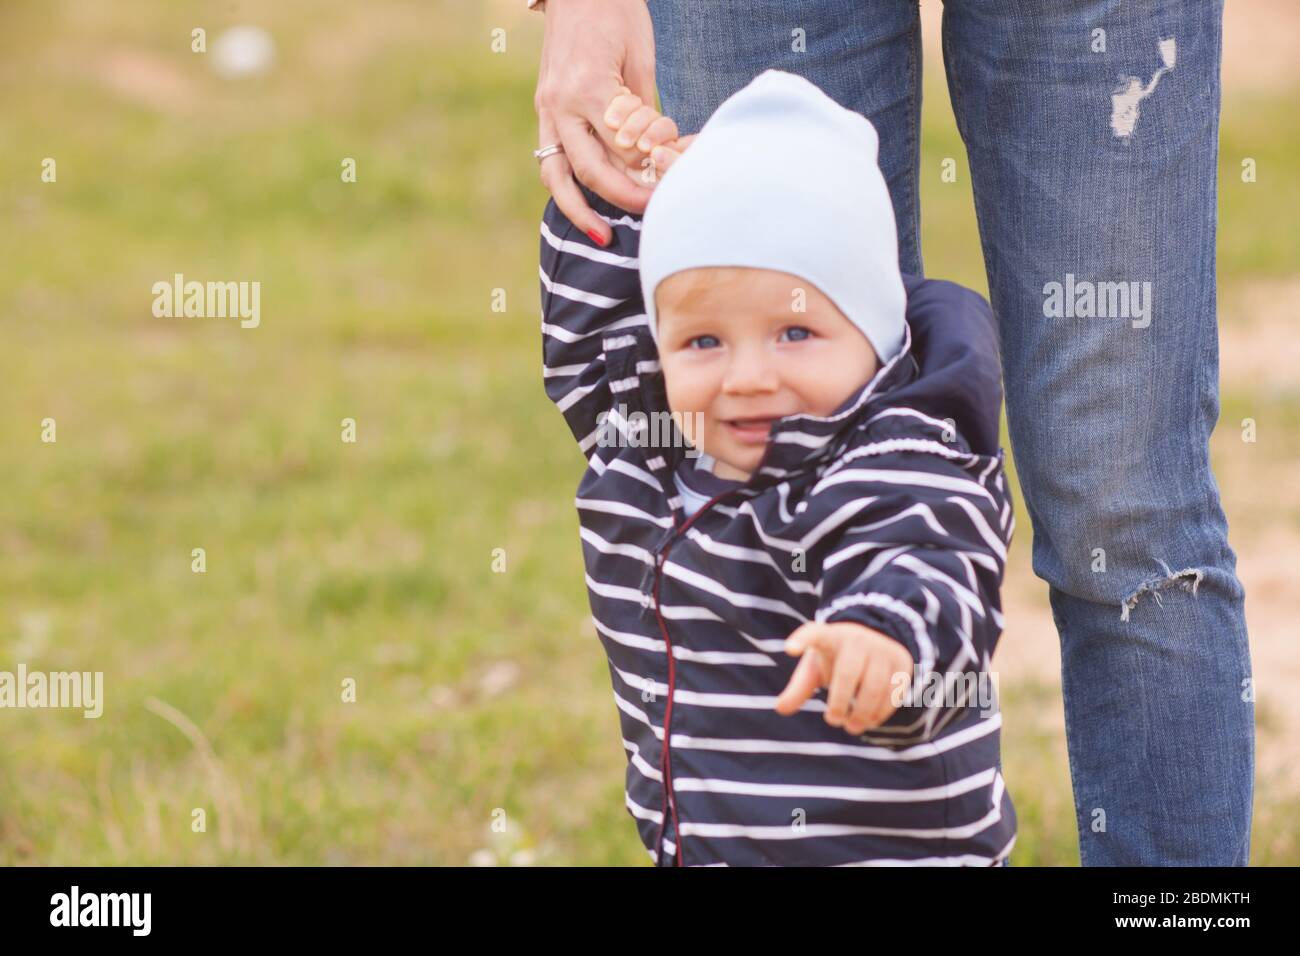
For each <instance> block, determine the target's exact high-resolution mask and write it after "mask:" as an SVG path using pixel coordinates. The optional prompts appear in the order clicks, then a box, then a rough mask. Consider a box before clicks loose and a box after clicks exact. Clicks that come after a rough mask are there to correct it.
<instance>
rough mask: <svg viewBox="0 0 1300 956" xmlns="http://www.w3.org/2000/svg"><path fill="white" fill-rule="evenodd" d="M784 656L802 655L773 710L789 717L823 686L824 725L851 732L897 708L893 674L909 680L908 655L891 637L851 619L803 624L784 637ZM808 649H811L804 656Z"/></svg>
mask: <svg viewBox="0 0 1300 956" xmlns="http://www.w3.org/2000/svg"><path fill="white" fill-rule="evenodd" d="M785 650H786V653H787V654H791V655H794V656H795V657H798V656H799V655H801V654H803V655H804V656H803V659H802V660H800V661H799V665H798V666H797V667H796V668H795V671H794V674H793V675H792V676H791V677H790V683H788V684H786V686H785V690H783V691H781V696H780V697H778V698H777V699H776V711H777V713H779V714H783V715H786V716H789V715H790V714H793V713H795V712H796V711H797V710H798V709H799V707H800V706H801V705H802V704H803V702H804V701H806V700H807V699H808V698H810V697H811V696H812V695H813V694H814V693H816V691H817V688H819V687H829V688H830V693H829V694H828V695H827V701H826V714H825V718H826V723H828V724H830V725H831V726H832V727H843V728H844V730H845V731H847V732H848V733H850V734H854V735H855V736H856V735H858V734H861V733H862V732H863V731H865V730H868V729H870V728H872V727H879V726H880V725H881V724H883V723H884V722H885V721H887V720H888V719H889V717H890V715H892V714H893V713H894V711H895V710H896V709H897V708H896V707H895V706H894V704H893V702H892V700H891V699H890V697H891V689H892V687H893V684H894V680H895V675H897V674H905V675H906V676H907V679H908V682H909V683H910V681H911V677H912V666H913V665H912V655H911V652H910V651H908V649H907V648H906V647H904V646H903V645H902V644H900V643H899V642H898V641H896V640H894V639H893V638H892V637H886V636H885V635H883V634H881V633H879V632H877V631H873V630H871V629H870V628H868V627H864V626H862V625H861V624H854V623H853V622H851V621H839V622H836V623H833V624H821V623H818V622H815V621H810V622H809V623H807V624H805V625H803V626H802V627H800V628H798V629H797V630H795V632H794V633H793V634H791V635H790V636H789V637H787V638H786V641H785ZM807 650H811V651H812V652H813V653H811V654H804V652H805V651H807Z"/></svg>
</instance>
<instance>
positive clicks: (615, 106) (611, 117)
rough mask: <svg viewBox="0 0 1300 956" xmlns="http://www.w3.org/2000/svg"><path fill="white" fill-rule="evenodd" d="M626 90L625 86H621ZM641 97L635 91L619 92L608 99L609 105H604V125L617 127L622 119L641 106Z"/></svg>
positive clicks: (612, 127) (611, 127)
mask: <svg viewBox="0 0 1300 956" xmlns="http://www.w3.org/2000/svg"><path fill="white" fill-rule="evenodd" d="M622 89H624V90H626V89H627V87H622ZM642 105H643V104H642V102H641V97H639V96H637V95H636V94H635V93H620V94H618V96H616V97H614V98H613V99H612V100H610V101H609V106H607V107H605V125H606V126H608V127H609V128H610V129H618V128H619V127H620V126H622V125H623V121H624V120H625V119H627V118H628V117H629V116H631V115H632V114H633V113H635V112H636V111H637V110H639V109H640V108H641V107H642Z"/></svg>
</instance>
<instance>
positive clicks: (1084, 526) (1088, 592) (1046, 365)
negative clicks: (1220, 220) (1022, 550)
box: [650, 0, 1254, 866]
mask: <svg viewBox="0 0 1300 956" xmlns="http://www.w3.org/2000/svg"><path fill="white" fill-rule="evenodd" d="M650 13H651V16H652V18H653V20H654V31H655V46H656V55H657V58H658V66H657V70H658V77H657V79H658V85H659V92H660V97H661V99H662V101H663V108H664V112H665V113H666V114H667V115H669V116H671V117H673V118H674V119H675V120H676V121H677V124H678V127H679V129H680V130H681V132H682V133H691V132H697V131H698V130H699V129H700V127H701V126H702V125H703V124H704V121H705V120H706V119H707V118H708V116H709V114H710V113H711V112H712V111H713V110H714V108H715V107H716V106H717V105H718V104H719V103H720V102H721V101H722V100H723V99H725V98H726V97H727V96H729V95H731V94H732V93H734V92H735V91H736V90H738V89H740V88H741V87H742V86H744V85H745V84H746V83H748V82H749V81H750V80H751V79H752V78H753V77H754V76H755V75H756V74H758V73H759V72H761V71H762V70H764V69H766V68H769V67H774V68H778V69H784V70H789V71H790V72H793V73H799V74H802V75H804V76H806V77H808V78H809V79H810V80H812V81H813V82H815V83H817V84H818V85H819V86H820V87H822V89H824V90H825V91H826V92H827V93H828V94H829V95H831V96H832V97H833V98H835V99H836V100H837V101H838V102H840V103H841V104H842V105H844V106H846V107H848V108H850V109H854V110H856V111H858V112H860V113H862V114H863V115H865V116H866V117H867V118H869V119H870V120H871V121H872V122H873V123H874V124H875V125H876V128H877V129H878V130H879V133H880V142H881V153H880V162H881V167H882V169H883V171H884V173H885V178H886V180H887V182H888V183H889V188H890V192H891V195H892V198H893V203H894V210H895V213H896V217H897V222H898V230H899V255H900V266H901V267H902V269H904V270H905V271H910V272H916V273H921V272H922V271H923V270H922V264H921V250H920V247H919V240H918V231H919V226H920V206H919V203H918V195H917V183H918V177H919V175H920V172H921V171H920V169H919V161H920V152H919V126H920V124H919V120H920V108H921V83H920V77H921V35H920V26H919V21H918V10H917V3H916V0H802V2H800V0H707V2H701V0H651V2H650ZM1221 24H1222V3H1221V0H1198V2H1188V0H1168V2H1162V0H1124V2H1122V3H1120V2H1116V0H1053V2H1041V3H1018V2H1013V0H948V2H947V3H946V4H945V6H944V12H943V49H944V65H945V67H946V70H947V77H948V88H949V91H950V93H951V98H952V101H953V108H954V110H955V113H956V117H957V123H958V128H959V130H960V132H961V135H962V138H963V140H964V141H965V144H966V150H967V157H968V160H969V166H970V176H971V180H972V184H973V186H974V193H975V209H976V213H977V216H978V220H979V228H980V238H981V242H982V245H983V253H984V262H985V267H986V269H987V273H988V283H989V290H990V299H991V301H992V304H993V308H994V311H995V312H996V313H997V316H998V321H999V323H1000V329H1001V339H1002V357H1003V366H1004V373H1005V376H1006V399H1007V418H1008V422H1009V425H1010V434H1011V446H1012V450H1013V453H1014V456H1015V462H1016V466H1017V468H1018V472H1019V477H1020V482H1021V487H1022V489H1023V493H1024V496H1025V503H1026V506H1027V510H1028V513H1029V517H1030V520H1031V522H1032V525H1033V530H1034V545H1033V567H1034V571H1035V573H1036V574H1037V575H1038V576H1039V577H1041V578H1043V579H1044V580H1045V581H1046V582H1047V583H1048V586H1049V589H1050V599H1051V605H1052V612H1053V617H1054V619H1055V622H1056V627H1057V630H1058V631H1059V634H1060V640H1061V675H1062V689H1063V693H1064V698H1065V717H1066V735H1067V739H1068V747H1069V759H1070V772H1071V778H1072V781H1073V786H1074V799H1075V812H1076V823H1077V825H1078V830H1079V851H1080V857H1081V859H1082V862H1083V863H1084V865H1092V866H1104V865H1185V864H1186V865H1192V864H1195V865H1206V866H1219V865H1233V864H1237V865H1244V864H1245V863H1246V862H1247V858H1248V855H1249V849H1250V819H1251V799H1252V789H1253V778H1254V704H1253V703H1252V701H1253V694H1250V693H1248V685H1249V678H1250V673H1251V671H1250V656H1249V649H1248V646H1247V640H1246V624H1245V617H1244V612H1243V601H1244V592H1243V589H1242V586H1241V584H1240V582H1239V581H1238V580H1237V577H1236V571H1235V569H1236V556H1235V555H1234V554H1233V552H1232V550H1231V548H1230V547H1229V546H1228V540H1227V523H1226V521H1225V519H1224V515H1223V511H1222V508H1221V506H1220V503H1219V493H1218V488H1217V486H1216V484H1215V481H1214V476H1213V474H1212V473H1211V470H1210V463H1209V454H1208V442H1209V436H1210V431H1211V430H1212V428H1213V427H1214V423H1215V421H1216V420H1217V418H1218V415H1219V398H1218V337H1217V326H1216V300H1215V295H1216V290H1215V227H1216V188H1217V183H1216V174H1217V163H1218V121H1219V56H1220V34H1221ZM797 31H802V34H800V33H799V32H797ZM1098 31H1104V33H1101V32H1098ZM801 41H802V46H803V49H802V50H800V49H799V47H800V45H801ZM939 172H940V171H939V170H937V169H927V170H926V171H925V175H927V176H937V175H939ZM670 175H671V174H670ZM1118 283H1124V285H1123V286H1119V285H1118ZM1103 316H1105V317H1103Z"/></svg>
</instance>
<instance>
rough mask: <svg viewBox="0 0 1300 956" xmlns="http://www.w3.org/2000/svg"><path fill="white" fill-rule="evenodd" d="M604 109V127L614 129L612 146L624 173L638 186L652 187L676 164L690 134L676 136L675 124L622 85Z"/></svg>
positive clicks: (689, 141)
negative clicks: (643, 184) (646, 184)
mask: <svg viewBox="0 0 1300 956" xmlns="http://www.w3.org/2000/svg"><path fill="white" fill-rule="evenodd" d="M620 90H621V92H619V94H618V95H617V96H615V97H614V98H613V99H612V100H611V101H610V103H609V107H608V108H607V109H606V110H605V125H606V126H608V127H609V128H610V129H612V130H616V133H615V135H614V146H615V149H616V150H617V152H618V155H619V157H620V158H621V159H622V160H623V164H624V166H625V167H626V172H627V174H628V175H629V176H631V177H632V178H633V179H636V180H638V181H640V182H642V183H649V184H653V183H654V182H655V180H656V179H657V178H658V177H659V176H662V175H663V173H664V172H665V171H667V169H668V167H669V166H671V165H672V164H673V163H674V162H676V161H677V159H678V157H680V156H681V154H682V153H683V152H684V151H685V150H686V147H687V146H689V145H690V144H691V141H692V140H694V139H695V136H694V135H691V136H682V137H679V136H678V135H677V124H676V123H674V122H673V121H672V120H671V119H670V118H669V117H667V116H664V115H663V114H662V113H660V112H659V111H658V110H656V109H655V108H654V107H653V106H650V105H648V104H646V103H644V102H642V100H641V97H639V96H637V95H636V94H635V93H633V92H632V91H631V90H629V89H628V88H627V87H626V86H624V87H620Z"/></svg>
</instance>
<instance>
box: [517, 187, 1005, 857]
mask: <svg viewBox="0 0 1300 956" xmlns="http://www.w3.org/2000/svg"><path fill="white" fill-rule="evenodd" d="M582 188H583V193H584V195H585V196H586V199H587V201H588V202H589V203H590V204H591V205H592V208H593V209H595V210H596V211H597V212H598V213H600V214H601V215H602V216H604V217H605V218H606V220H607V221H608V222H609V223H610V225H611V226H612V227H613V234H614V235H613V240H612V241H611V243H610V245H609V246H607V247H605V248H603V249H602V248H600V247H598V246H596V245H595V244H594V243H592V242H591V241H590V239H588V238H587V237H586V236H585V235H584V234H583V233H582V232H581V231H580V230H578V229H577V228H575V227H574V226H573V225H572V223H570V222H569V220H568V219H567V218H566V217H565V216H564V214H563V213H561V212H560V210H559V208H558V207H557V206H556V205H555V202H554V200H551V201H550V202H548V204H547V206H546V209H545V211H544V213H543V218H542V224H541V244H540V245H541V263H540V277H541V303H542V351H543V365H544V371H543V375H544V382H545V388H546V393H547V395H548V396H549V397H550V398H551V399H552V400H553V401H554V402H555V403H556V405H557V406H558V407H559V409H560V411H561V412H562V413H563V414H564V417H565V420H566V421H567V423H568V425H569V428H570V430H571V431H572V432H573V435H574V437H575V438H576V439H577V441H578V444H579V447H580V448H581V450H582V452H583V454H584V455H585V456H586V459H587V468H586V470H585V471H584V472H583V475H582V478H581V481H580V483H579V485H578V491H577V497H576V502H575V503H576V504H577V507H578V515H579V523H580V526H581V527H580V536H581V541H582V551H583V557H584V559H585V563H586V580H587V589H588V593H589V598H590V603H591V610H592V615H593V621H594V624H595V629H596V633H597V634H598V636H599V639H600V641H601V643H602V645H603V647H604V651H605V654H606V656H607V658H608V662H609V673H610V678H611V680H612V682H613V687H614V703H615V705H616V706H617V708H618V713H619V721H620V724H621V729H622V737H623V747H624V749H625V751H626V755H627V760H628V764H627V774H626V804H627V809H628V811H629V812H630V814H631V815H632V818H633V819H634V821H635V823H636V827H637V830H638V831H639V834H640V837H641V840H642V842H643V843H644V844H645V847H646V849H647V850H648V851H649V853H650V857H651V859H652V860H654V861H655V863H656V864H657V865H661V866H674V865H676V866H683V865H691V866H693V865H709V864H712V865H720V864H729V865H773V864H775V865H823V864H838V865H845V864H928V865H973V866H988V865H994V864H996V863H999V862H1000V861H1001V860H1002V859H1003V858H1005V857H1006V856H1007V855H1008V854H1009V853H1010V850H1011V845H1012V844H1013V843H1014V840H1015V831H1016V820H1015V811H1014V809H1013V807H1012V803H1011V799H1010V797H1009V795H1008V794H1007V792H1006V788H1005V786H1004V784H1003V780H1002V775H1001V759H1000V752H999V738H1000V728H1001V725H1002V718H1001V713H1000V711H999V710H998V707H997V702H996V697H995V696H991V694H990V693H989V691H990V690H991V688H990V681H989V679H988V672H989V668H990V658H991V656H992V654H993V650H994V647H995V646H996V644H997V640H998V636H999V635H1000V633H1001V629H1002V616H1001V613H1000V598H999V587H1000V585H1001V581H1002V575H1003V569H1004V566H1005V562H1006V557H1007V547H1008V545H1009V543H1010V540H1011V534H1012V530H1013V528H1014V519H1013V517H1012V509H1011V501H1010V494H1009V490H1008V487H1007V479H1006V477H1005V475H1004V472H1003V467H1004V461H1003V453H1002V451H1001V449H1000V448H999V447H998V414H999V408H1000V403H1001V384H1000V379H1001V370H1000V365H999V359H998V350H997V339H996V332H995V329H994V325H993V319H992V315H991V312H990V310H989V307H988V305H987V303H986V302H985V301H984V299H983V298H982V297H981V296H979V295H978V294H976V293H974V292H971V291H970V290H967V289H964V288H962V287H960V286H957V285H954V284H952V283H948V282H940V281H935V280H926V279H919V278H915V277H910V276H907V277H905V284H906V287H907V294H908V305H907V325H908V329H907V333H906V339H905V343H904V347H903V351H902V353H900V355H899V357H897V358H895V359H894V360H892V361H890V362H889V363H887V364H886V365H884V367H882V368H881V369H880V371H879V372H878V373H877V375H876V376H875V377H874V378H873V379H872V380H871V381H870V382H868V383H866V384H865V385H864V386H863V387H862V388H861V389H860V390H859V391H858V392H857V393H856V394H855V395H853V396H852V397H851V398H850V399H848V400H847V401H846V402H845V403H844V405H842V406H841V408H840V409H839V410H838V411H837V413H836V414H833V415H832V416H829V417H827V418H817V417H812V416H804V415H799V416H791V417H788V418H784V419H781V420H779V421H778V422H776V423H774V425H773V427H772V431H771V433H770V436H769V442H768V446H767V450H766V452H765V456H764V458H763V460H762V462H761V464H760V467H759V469H758V470H757V471H756V472H755V473H754V475H753V477H752V478H751V479H750V480H749V481H748V482H744V483H742V482H730V483H728V484H729V485H730V486H732V487H730V488H729V489H728V490H727V491H724V492H722V493H720V494H718V495H717V496H716V497H714V498H713V499H711V500H710V501H709V502H708V504H706V505H705V506H703V507H702V508H700V509H699V510H698V511H697V512H696V513H695V514H694V515H693V516H692V517H691V518H689V519H687V518H686V516H685V513H684V511H683V510H682V502H681V498H680V496H679V494H678V489H677V487H676V485H675V483H674V481H673V473H674V470H675V469H676V468H678V467H679V465H681V464H682V462H683V461H684V460H685V459H687V457H688V453H690V452H691V449H690V448H689V446H688V447H679V445H684V444H685V443H684V442H679V443H677V444H674V443H673V442H667V441H663V440H660V441H659V442H658V443H656V444H655V445H654V446H653V447H641V446H642V445H644V444H645V434H646V432H645V431H644V430H642V431H639V432H638V431H636V430H635V429H634V428H633V427H632V423H633V422H634V421H636V420H637V419H638V416H646V418H647V419H648V418H650V417H652V416H655V415H660V416H662V415H663V413H664V412H665V411H666V409H667V404H666V393H665V389H664V383H663V376H662V374H661V372H660V370H659V364H658V360H657V353H656V350H655V346H654V343H653V340H652V339H651V338H650V333H649V329H648V327H647V325H646V315H645V309H644V304H643V300H642V298H641V290H640V284H639V278H638V273H637V245H638V240H639V236H640V233H639V230H640V217H639V216H636V215H632V214H629V213H627V212H625V211H624V210H621V209H618V208H617V207H614V206H612V205H611V204H609V203H607V202H605V201H604V200H603V199H601V198H600V197H598V196H596V195H595V194H594V193H592V192H591V191H590V190H587V189H586V188H585V187H582ZM673 435H674V437H676V438H679V439H680V438H682V437H683V436H682V434H681V433H680V432H673ZM809 620H818V621H855V622H858V623H860V624H863V625H865V626H867V627H870V628H872V629H874V630H877V631H880V632H882V633H884V634H886V635H889V636H891V637H893V638H895V639H897V640H898V641H900V642H902V643H903V644H904V645H905V646H906V647H907V648H908V649H909V650H910V651H911V653H912V657H913V660H914V661H915V664H916V667H915V671H916V674H915V680H916V684H915V685H914V688H913V689H914V690H915V691H916V692H915V693H914V694H913V695H912V696H911V697H910V698H909V699H908V700H906V701H905V702H904V704H903V706H901V707H900V708H899V709H898V710H897V711H896V712H895V713H894V714H893V715H892V716H891V718H890V719H889V720H888V721H887V722H886V723H885V724H883V725H881V726H879V727H877V728H873V729H872V730H869V731H868V732H867V733H865V734H862V735H861V736H860V737H858V736H854V735H851V734H849V733H848V732H847V731H845V730H844V729H843V728H841V727H832V726H831V725H829V724H827V723H826V722H825V720H824V719H823V713H824V711H825V708H826V702H825V690H824V689H823V690H820V691H818V693H817V695H816V696H814V697H813V698H811V699H809V700H808V701H807V702H806V703H805V704H804V705H803V707H802V709H801V710H800V711H799V712H797V713H795V714H793V715H791V716H782V715H780V714H778V713H777V712H776V711H775V709H774V704H775V699H776V697H777V695H778V694H779V693H780V692H781V690H782V689H783V688H784V687H785V685H786V683H787V682H788V681H789V679H790V677H791V675H792V673H793V671H794V667H795V665H796V663H797V658H794V657H791V656H789V655H787V654H786V653H785V651H784V641H785V638H786V637H787V636H788V635H789V634H790V633H791V632H792V631H793V630H794V629H795V628H796V627H798V626H799V625H800V624H802V623H804V622H806V621H809Z"/></svg>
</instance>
